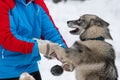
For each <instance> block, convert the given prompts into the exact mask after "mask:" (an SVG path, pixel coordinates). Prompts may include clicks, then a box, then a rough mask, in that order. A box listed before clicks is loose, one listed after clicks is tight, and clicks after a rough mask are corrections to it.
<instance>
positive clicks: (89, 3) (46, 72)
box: [38, 0, 120, 80]
mask: <svg viewBox="0 0 120 80" xmlns="http://www.w3.org/2000/svg"><path fill="white" fill-rule="evenodd" d="M45 3H46V4H47V7H48V9H49V12H50V14H51V16H52V18H53V20H54V22H55V24H56V26H57V27H58V28H59V31H60V33H61V34H62V36H63V38H64V39H65V41H66V43H67V45H68V47H70V46H72V44H73V43H74V42H75V41H76V40H79V36H75V35H71V34H70V33H69V31H70V28H68V26H67V21H68V20H74V19H78V18H79V17H80V16H81V15H83V14H94V15H97V16H99V17H100V18H102V19H104V20H105V21H107V22H108V23H109V24H110V26H109V29H110V33H111V35H112V37H113V41H112V45H113V47H114V49H115V51H116V61H115V62H116V65H117V69H118V73H119V75H120V0H45ZM38 63H39V67H40V72H41V75H42V78H43V80H75V73H74V71H73V72H64V73H63V74H62V75H60V76H53V75H52V74H51V73H50V69H51V67H52V66H54V65H57V64H59V65H61V63H60V62H59V61H57V60H47V59H45V58H44V57H43V56H42V60H41V61H40V62H38ZM118 80H120V78H119V79H118Z"/></svg>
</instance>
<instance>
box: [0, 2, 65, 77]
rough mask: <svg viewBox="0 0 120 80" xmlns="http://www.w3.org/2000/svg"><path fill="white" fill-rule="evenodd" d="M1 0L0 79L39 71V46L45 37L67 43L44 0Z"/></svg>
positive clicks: (56, 41)
mask: <svg viewBox="0 0 120 80" xmlns="http://www.w3.org/2000/svg"><path fill="white" fill-rule="evenodd" d="M25 1H26V0H0V79H2V78H12V77H19V75H20V74H21V73H22V72H29V73H31V72H35V71H38V65H37V61H38V60H40V59H41V58H40V56H39V53H38V44H37V42H36V41H35V40H33V38H39V39H40V38H41V37H42V38H44V39H45V40H50V41H52V42H55V43H59V44H62V47H64V48H65V47H66V44H65V42H64V40H63V38H62V37H61V35H60V33H59V31H58V29H57V27H56V26H55V25H54V23H53V21H52V18H51V16H50V15H49V11H48V9H47V7H46V5H45V3H44V1H43V0H28V1H27V4H26V3H25Z"/></svg>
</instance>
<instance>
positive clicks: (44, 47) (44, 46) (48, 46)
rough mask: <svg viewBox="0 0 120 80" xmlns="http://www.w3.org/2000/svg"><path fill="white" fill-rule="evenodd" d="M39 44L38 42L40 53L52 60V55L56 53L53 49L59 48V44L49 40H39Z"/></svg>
mask: <svg viewBox="0 0 120 80" xmlns="http://www.w3.org/2000/svg"><path fill="white" fill-rule="evenodd" d="M37 42H38V48H39V53H41V54H43V55H44V56H45V57H47V58H50V59H51V57H50V55H52V53H54V48H53V47H56V46H59V45H58V44H56V43H52V42H50V41H48V40H38V41H37ZM52 56H53V55H52Z"/></svg>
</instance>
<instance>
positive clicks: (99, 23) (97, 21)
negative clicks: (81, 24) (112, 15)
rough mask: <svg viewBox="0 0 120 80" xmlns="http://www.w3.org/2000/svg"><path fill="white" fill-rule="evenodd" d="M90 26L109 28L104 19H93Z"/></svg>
mask: <svg viewBox="0 0 120 80" xmlns="http://www.w3.org/2000/svg"><path fill="white" fill-rule="evenodd" d="M89 25H90V26H93V25H97V26H101V27H108V26H109V23H108V22H106V21H104V20H103V19H101V18H99V17H97V18H96V19H91V20H90V23H89Z"/></svg>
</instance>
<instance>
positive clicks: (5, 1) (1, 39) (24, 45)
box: [0, 0, 34, 54]
mask: <svg viewBox="0 0 120 80" xmlns="http://www.w3.org/2000/svg"><path fill="white" fill-rule="evenodd" d="M14 5H15V4H14V0H1V1H0V45H1V46H2V47H3V48H5V49H7V50H11V51H13V52H21V53H24V54H27V53H31V52H32V48H33V46H34V43H33V42H26V41H22V40H19V39H17V38H16V37H15V36H14V35H13V34H12V32H11V31H10V21H9V14H8V11H9V10H11V9H12V8H14Z"/></svg>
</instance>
